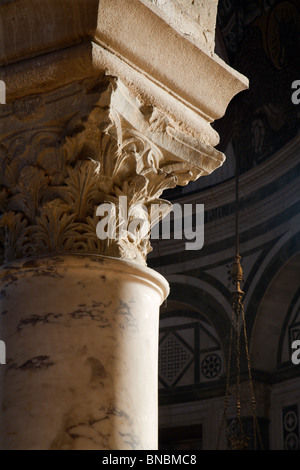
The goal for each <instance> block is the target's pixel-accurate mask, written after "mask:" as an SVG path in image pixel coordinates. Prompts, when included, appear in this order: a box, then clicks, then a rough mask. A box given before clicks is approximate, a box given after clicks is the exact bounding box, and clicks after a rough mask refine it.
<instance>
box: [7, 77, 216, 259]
mask: <svg viewBox="0 0 300 470" xmlns="http://www.w3.org/2000/svg"><path fill="white" fill-rule="evenodd" d="M45 107H46V108H47V113H45ZM5 123H6V126H7V130H9V129H11V128H12V123H14V126H13V128H14V131H13V132H11V131H10V132H7V133H5V134H3V135H2V137H1V145H0V165H1V173H0V185H1V186H0V210H1V218H0V240H1V252H2V254H1V257H2V262H5V263H7V262H10V261H13V260H15V259H19V258H24V257H27V256H32V255H37V254H38V255H40V254H47V253H66V252H73V253H94V254H102V255H108V256H114V257H119V258H124V259H129V260H135V261H137V262H140V263H145V260H146V255H147V253H148V252H149V251H150V249H151V247H150V243H149V235H150V234H149V231H148V236H147V237H142V236H139V233H138V231H137V232H136V233H135V235H134V234H132V233H130V232H127V234H126V236H125V237H122V238H121V239H116V240H110V239H107V240H100V239H99V238H98V237H97V234H96V226H97V223H98V222H99V217H97V216H96V209H97V207H98V206H99V205H100V204H101V203H104V202H110V203H113V204H115V206H116V207H117V208H118V206H119V198H120V196H126V197H127V208H126V209H127V212H128V214H129V215H130V217H131V218H133V219H134V218H135V217H137V216H138V214H137V213H136V212H134V211H133V207H135V206H136V205H137V204H143V205H144V207H145V208H146V210H147V211H148V212H147V213H146V214H145V212H144V214H143V215H144V216H146V218H150V210H151V205H152V204H157V205H158V206H159V205H161V203H162V200H160V199H159V197H160V196H161V194H162V192H163V191H164V190H165V189H167V188H171V187H174V186H176V185H177V184H179V185H185V184H187V183H188V182H189V181H191V180H195V179H196V178H198V177H199V176H201V175H205V174H209V173H210V172H211V171H213V170H214V169H216V168H217V167H219V166H220V165H221V164H222V163H223V161H224V158H225V157H224V155H223V154H221V153H220V152H218V151H217V150H215V149H214V148H213V147H212V146H210V145H208V144H207V143H201V142H200V141H199V140H196V139H195V138H194V137H192V136H191V135H189V134H188V133H185V132H183V131H182V129H181V126H180V124H178V123H176V121H174V120H173V119H172V118H171V117H169V116H167V115H166V114H164V113H163V112H162V111H161V110H159V109H157V108H155V107H153V106H150V105H147V104H145V103H144V102H141V101H139V99H138V98H137V97H136V96H133V95H132V93H130V91H129V90H128V89H127V88H126V87H125V86H124V84H123V83H122V82H121V81H120V80H119V79H117V78H115V77H107V76H100V77H98V78H94V79H87V80H83V81H82V82H81V83H75V84H71V85H68V86H65V87H63V88H61V89H59V90H56V91H53V92H50V93H48V94H44V95H39V96H30V97H28V98H22V99H21V100H17V101H15V102H14V105H13V108H12V112H11V115H10V116H9V117H7V116H6V119H5ZM165 203H166V205H169V206H170V204H169V203H167V202H166V201H165ZM139 216H140V215H139ZM139 216H138V217H139Z"/></svg>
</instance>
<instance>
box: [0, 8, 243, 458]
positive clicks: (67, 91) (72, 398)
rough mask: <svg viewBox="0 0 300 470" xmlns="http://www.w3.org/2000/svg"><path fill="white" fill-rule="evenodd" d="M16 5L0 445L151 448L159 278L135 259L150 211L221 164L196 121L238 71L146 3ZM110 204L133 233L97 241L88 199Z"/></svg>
mask: <svg viewBox="0 0 300 470" xmlns="http://www.w3.org/2000/svg"><path fill="white" fill-rule="evenodd" d="M16 3H17V2H14V1H12V2H10V3H9V4H7V5H4V6H0V13H2V10H3V9H4V8H5V15H6V17H8V18H9V17H10V16H11V17H12V18H14V22H15V23H14V24H15V25H16V34H12V32H11V28H8V26H7V24H10V23H9V22H7V24H6V23H5V24H4V25H3V31H2V34H3V37H4V41H2V42H1V44H4V46H5V47H4V48H3V50H2V49H1V50H0V63H1V64H3V67H2V68H1V71H0V79H3V80H4V81H5V84H6V89H7V104H6V105H3V106H1V107H0V125H1V142H0V211H1V212H0V262H1V264H2V267H1V269H0V339H1V340H2V341H5V344H6V355H7V358H6V365H0V374H1V383H0V399H1V427H0V445H1V448H2V449H100V450H104V449H109V450H112V449H115V450H131V449H155V448H156V447H157V402H158V400H157V393H158V391H157V354H158V314H159V306H160V305H161V303H162V302H163V301H164V299H165V298H166V297H167V295H168V284H167V282H166V281H165V280H164V279H163V278H162V276H160V275H159V274H157V273H155V272H154V271H152V270H151V269H149V268H148V267H147V266H146V257H147V253H148V252H149V251H150V250H151V245H150V240H149V239H150V228H151V222H152V223H153V220H151V217H150V214H151V208H152V207H153V204H155V205H156V207H160V208H163V210H162V212H163V213H167V211H168V210H170V208H171V205H170V203H168V202H167V201H163V200H162V199H160V196H161V195H162V193H163V191H164V190H165V189H167V188H172V187H175V186H176V185H178V184H179V185H185V184H187V183H188V182H189V181H191V180H195V179H197V178H199V177H200V176H205V175H207V174H210V173H211V172H212V171H214V170H215V169H217V168H218V167H219V166H220V165H222V164H223V162H224V161H225V156H224V155H223V154H222V153H220V152H219V151H217V150H216V149H215V146H216V145H217V144H218V135H217V133H216V132H215V131H214V130H213V129H212V127H211V125H210V124H211V122H212V121H214V120H215V119H217V118H219V117H221V116H222V115H223V114H224V112H225V109H226V106H227V105H228V103H229V101H230V99H231V98H232V97H233V96H234V95H235V94H236V93H238V92H239V91H241V90H243V89H245V88H246V87H247V80H246V79H245V77H243V76H241V75H240V74H238V73H237V72H235V71H234V70H232V69H231V68H230V67H228V66H227V65H226V64H224V63H223V62H222V61H221V60H220V59H218V58H217V57H216V56H215V55H214V54H213V53H212V49H211V48H212V44H210V48H208V49H207V48H205V47H204V46H203V47H202V46H201V44H198V43H196V42H195V43H193V42H191V41H188V40H187V39H186V38H185V37H184V36H183V35H182V34H181V31H180V27H179V26H180V25H181V24H182V21H181V22H178V21H175V22H174V23H173V22H172V21H167V18H166V17H165V16H164V15H162V16H160V15H159V14H158V13H159V12H157V11H153V8H152V6H151V5H150V6H151V8H148V6H147V4H148V3H151V2H146V1H144V2H141V1H139V0H122V2H119V0H118V1H116V0H102V1H101V2H100V3H99V2H98V1H96V0H92V1H91V2H88V3H86V2H83V1H81V0H74V1H73V0H72V1H70V0H65V2H56V1H54V0H48V2H47V8H46V9H45V10H43V11H41V10H40V9H39V3H38V2H37V1H35V0H28V2H26V12H27V13H26V14H27V15H28V18H27V21H26V22H25V23H24V22H22V18H23V16H22V8H21V6H22V5H21V3H22V2H19V3H18V5H16ZM66 5H67V10H68V18H69V19H70V18H71V19H72V21H71V20H70V21H69V22H64V15H66V11H67V10H66V8H65V7H66ZM209 5H211V4H209ZM1 9H2V10H1ZM214 11H215V9H214ZM208 16H209V15H208ZM53 18H54V19H55V22H54V23H55V24H54V23H53V21H54V20H53ZM51 22H52V23H53V24H52V23H51ZM20 24H22V35H23V36H24V37H23V36H22V35H21V34H20V33H19V31H20V28H18V27H17V26H18V25H20ZM51 24H52V26H53V25H54V26H55V27H54V26H53V27H50V26H51ZM120 25H121V26H122V27H120ZM172 25H175V26H176V29H173V27H172ZM178 25H179V26H178ZM175 26H174V27H175ZM210 27H211V21H210ZM178 28H179V29H178ZM128 31H130V34H128ZM195 77H197V80H196V79H195ZM212 84H213V87H212ZM120 197H122V200H126V207H125V209H126V212H127V214H128V222H136V223H137V222H138V225H137V226H136V227H137V229H136V230H131V229H130V226H129V225H128V226H126V227H125V228H124V230H123V235H122V237H116V238H114V239H104V240H102V239H100V238H99V237H98V233H97V226H98V223H99V220H100V219H99V216H98V215H97V208H98V207H99V206H100V205H101V204H103V203H105V204H109V205H111V206H114V207H115V208H117V211H118V214H119V215H118V216H117V219H116V222H117V225H120V213H121V212H120V211H121V206H120ZM124 198H125V199H124ZM122 207H123V206H122ZM118 217H119V218H118ZM145 227H146V228H145ZM145 231H146V232H145Z"/></svg>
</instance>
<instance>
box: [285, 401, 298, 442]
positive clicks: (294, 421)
mask: <svg viewBox="0 0 300 470" xmlns="http://www.w3.org/2000/svg"><path fill="white" fill-rule="evenodd" d="M282 424H283V442H284V449H285V450H298V449H299V418H298V406H297V405H291V406H286V407H284V408H283V409H282Z"/></svg>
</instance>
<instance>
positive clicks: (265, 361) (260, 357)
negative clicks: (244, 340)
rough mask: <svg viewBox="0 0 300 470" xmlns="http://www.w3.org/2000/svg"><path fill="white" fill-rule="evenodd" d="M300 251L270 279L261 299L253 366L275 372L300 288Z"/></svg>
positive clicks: (254, 338) (252, 353)
mask: <svg viewBox="0 0 300 470" xmlns="http://www.w3.org/2000/svg"><path fill="white" fill-rule="evenodd" d="M299 271H300V253H299V252H298V253H296V254H294V255H293V256H291V257H290V258H289V259H288V260H287V261H286V262H285V263H284V265H283V266H282V268H281V269H280V270H277V271H274V272H276V275H275V276H274V277H273V279H272V280H271V281H270V283H269V285H268V287H267V289H266V290H264V295H263V298H262V300H261V302H260V305H259V308H258V312H257V316H256V319H255V322H254V325H253V329H252V334H251V356H252V366H253V367H254V368H255V369H260V370H263V371H266V372H269V373H274V372H275V371H276V369H277V364H278V348H279V346H280V338H281V336H282V330H283V327H284V324H285V321H286V315H287V313H288V312H289V307H290V305H291V302H292V300H293V298H294V296H295V293H296V292H297V290H298V289H299Z"/></svg>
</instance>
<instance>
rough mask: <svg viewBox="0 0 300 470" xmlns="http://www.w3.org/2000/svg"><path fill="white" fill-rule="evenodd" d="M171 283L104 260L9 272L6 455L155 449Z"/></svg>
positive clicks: (32, 264)
mask: <svg viewBox="0 0 300 470" xmlns="http://www.w3.org/2000/svg"><path fill="white" fill-rule="evenodd" d="M167 295H168V284H167V282H166V281H165V279H164V278H163V277H162V276H160V275H159V274H157V273H156V272H155V271H152V270H151V269H149V268H146V267H141V266H137V265H135V264H134V263H130V262H125V261H122V260H118V259H114V258H105V257H103V256H85V255H67V256H66V255H62V256H60V255H57V256H55V257H49V258H47V257H41V258H34V259H27V260H22V261H20V262H14V263H12V264H11V265H9V266H4V267H3V268H2V269H1V271H0V336H1V339H3V340H4V341H5V343H6V351H7V364H6V365H3V366H1V368H0V373H1V395H0V396H1V401H2V411H1V415H2V416H1V428H0V432H1V441H0V442H1V448H2V449H109V450H113V449H116V450H131V449H155V448H156V447H157V388H158V387H157V362H158V360H157V355H158V314H159V306H160V304H161V303H162V301H163V300H164V298H165V297H166V296H167Z"/></svg>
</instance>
